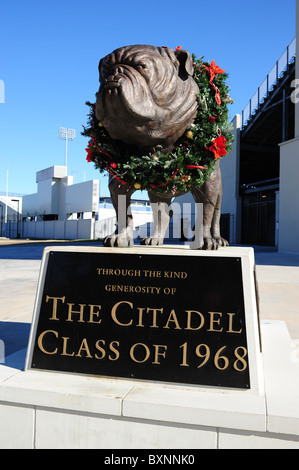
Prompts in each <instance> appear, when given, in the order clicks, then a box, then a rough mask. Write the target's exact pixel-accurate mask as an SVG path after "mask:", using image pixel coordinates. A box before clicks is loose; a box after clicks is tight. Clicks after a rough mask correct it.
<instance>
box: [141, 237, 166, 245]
mask: <svg viewBox="0 0 299 470" xmlns="http://www.w3.org/2000/svg"><path fill="white" fill-rule="evenodd" d="M140 245H152V246H157V245H163V240H162V239H161V238H157V237H146V238H143V239H142V240H141V242H140Z"/></svg>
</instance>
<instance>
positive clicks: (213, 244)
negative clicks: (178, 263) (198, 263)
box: [190, 237, 218, 250]
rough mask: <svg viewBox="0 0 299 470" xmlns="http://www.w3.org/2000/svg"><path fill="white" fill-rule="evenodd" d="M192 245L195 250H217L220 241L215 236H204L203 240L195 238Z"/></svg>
mask: <svg viewBox="0 0 299 470" xmlns="http://www.w3.org/2000/svg"><path fill="white" fill-rule="evenodd" d="M190 247H191V249H193V250H217V249H218V243H217V241H216V240H214V238H211V237H204V238H203V239H202V240H197V241H196V240H194V241H193V242H192V244H191V245H190Z"/></svg>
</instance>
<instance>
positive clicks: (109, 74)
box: [96, 45, 199, 150]
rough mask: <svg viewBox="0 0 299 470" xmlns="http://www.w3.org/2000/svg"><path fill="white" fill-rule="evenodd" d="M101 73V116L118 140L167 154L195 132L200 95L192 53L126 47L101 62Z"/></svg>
mask: <svg viewBox="0 0 299 470" xmlns="http://www.w3.org/2000/svg"><path fill="white" fill-rule="evenodd" d="M99 73H100V83H101V85H100V89H99V92H98V93H97V103H96V116H97V119H99V120H100V121H101V122H102V124H103V125H104V127H105V128H106V129H107V131H108V132H109V134H110V136H111V137H112V138H113V139H117V140H121V141H123V142H125V143H127V144H131V145H136V146H137V147H139V148H142V149H144V148H146V149H161V150H167V149H170V148H172V147H173V146H174V144H175V142H176V141H177V140H178V138H179V137H181V136H182V134H183V133H184V132H185V130H186V129H188V128H190V126H191V124H192V122H193V120H194V118H195V116H196V112H197V99H196V96H197V93H198V92H199V90H198V87H197V84H196V83H195V81H194V80H193V78H192V75H193V64H192V58H191V56H190V54H189V52H187V51H185V50H182V49H181V50H173V49H170V48H167V47H165V48H164V47H155V46H147V45H135V46H126V47H121V48H119V49H116V50H115V51H113V52H112V53H111V54H109V55H107V56H106V57H104V58H103V59H101V61H100V63H99Z"/></svg>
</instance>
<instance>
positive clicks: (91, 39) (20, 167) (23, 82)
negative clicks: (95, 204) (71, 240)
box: [0, 0, 296, 197]
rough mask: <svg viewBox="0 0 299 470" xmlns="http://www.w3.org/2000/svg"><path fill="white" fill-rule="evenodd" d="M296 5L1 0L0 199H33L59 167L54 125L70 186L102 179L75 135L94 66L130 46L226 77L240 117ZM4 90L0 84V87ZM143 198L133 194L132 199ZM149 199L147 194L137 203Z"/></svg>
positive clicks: (284, 41)
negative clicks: (207, 64)
mask: <svg viewBox="0 0 299 470" xmlns="http://www.w3.org/2000/svg"><path fill="white" fill-rule="evenodd" d="M295 10H296V2H295V0H284V1H283V2H282V1H281V0H272V1H271V0H259V1H258V0H250V1H248V0H246V1H243V2H240V0H226V1H223V0H213V1H207V0H205V1H202V0H189V1H188V2H184V1H182V0H180V1H179V0H172V1H171V0H151V2H145V1H140V0H127V1H125V0H114V1H107V0H106V1H103V0H89V1H86V2H85V1H83V0H59V1H58V0H51V1H49V0H43V1H41V0H39V1H36V0H26V1H25V0H10V1H8V0H3V1H2V2H1V6H0V80H2V81H3V82H4V85H5V102H4V103H0V192H1V191H2V192H3V191H5V190H6V169H7V168H8V171H9V183H8V190H9V192H14V193H22V194H30V193H34V192H36V183H35V174H36V172H37V171H39V170H42V169H44V168H47V167H50V166H52V165H63V164H64V148H65V147H64V146H65V143H64V141H61V140H59V139H58V130H59V127H60V126H63V127H69V128H74V129H76V134H77V137H76V139H75V140H74V141H73V142H70V143H69V146H68V149H69V151H68V169H69V174H73V175H74V177H75V182H76V183H79V182H82V181H83V179H84V175H85V178H86V180H89V179H94V178H100V182H101V195H107V194H108V189H107V181H108V178H107V177H103V176H102V175H100V174H99V173H98V171H96V170H95V169H94V167H93V164H92V163H87V162H86V160H85V158H86V152H85V150H84V149H85V147H86V145H87V139H86V138H84V137H82V136H81V135H80V133H81V130H82V125H84V124H86V113H87V111H88V108H87V106H85V104H84V103H85V101H87V100H90V101H93V100H94V96H95V93H96V91H97V89H98V86H99V83H98V69H97V68H98V62H99V60H100V59H101V58H102V57H103V56H105V55H106V54H108V53H109V52H111V51H112V50H114V49H116V48H117V47H120V46H123V45H128V44H138V43H139V44H153V45H156V46H168V47H172V48H175V47H176V46H182V47H183V48H184V49H187V50H189V51H190V52H191V53H192V52H194V53H195V54H196V56H197V57H201V56H204V57H205V60H207V61H211V60H213V59H214V60H215V61H216V64H217V65H219V66H220V67H221V68H223V69H224V70H226V71H227V72H228V73H229V79H228V84H229V86H230V88H231V93H230V94H231V96H232V98H233V99H234V104H233V105H232V106H230V116H231V117H233V116H234V115H235V114H236V113H241V111H242V109H243V108H244V107H245V106H246V104H247V102H248V100H249V98H251V96H252V95H253V94H254V93H255V91H256V89H257V87H258V86H259V85H260V84H261V83H262V81H263V80H264V78H265V77H266V75H267V73H268V72H269V71H270V70H271V68H272V67H273V65H274V64H275V62H276V60H277V59H278V58H279V57H280V55H281V54H282V53H283V52H284V50H285V48H286V47H287V45H288V44H289V43H290V42H291V41H292V39H293V38H294V36H295ZM0 83H1V82H0ZM139 195H140V194H139ZM143 196H144V197H146V193H143V194H142V197H143Z"/></svg>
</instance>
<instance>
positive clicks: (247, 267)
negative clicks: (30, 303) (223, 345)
mask: <svg viewBox="0 0 299 470" xmlns="http://www.w3.org/2000/svg"><path fill="white" fill-rule="evenodd" d="M51 252H52V253H53V252H60V253H61V252H65V253H70V252H73V253H103V254H111V255H112V254H113V255H121V254H127V255H136V254H137V255H141V256H143V255H144V256H146V255H154V256H158V257H159V256H167V255H172V256H177V257H178V261H179V257H181V256H188V257H190V256H191V257H194V258H195V260H196V258H197V257H205V258H207V259H210V258H214V257H218V258H219V257H220V258H240V261H241V272H242V284H243V298H244V312H245V322H246V341H247V349H248V368H249V380H250V388H249V389H243V388H230V387H228V388H227V387H223V386H214V385H204V384H192V387H198V388H201V389H206V388H212V389H214V388H216V389H217V390H219V389H224V390H227V389H229V390H230V391H232V392H234V390H237V391H240V390H244V392H246V393H249V392H250V394H258V395H262V394H264V385H263V384H264V380H263V365H262V352H261V340H260V328H259V312H258V292H257V282H256V273H255V261H254V251H253V248H239V247H226V248H222V249H221V248H220V249H219V250H217V251H201V250H190V249H189V247H188V246H180V247H178V246H172V245H170V246H161V247H154V248H153V247H134V248H102V247H99V248H98V247H76V246H68V247H47V248H45V250H44V253H43V257H42V262H41V267H40V275H39V280H38V286H37V292H36V299H35V305H34V314H33V320H32V326H31V332H30V337H29V343H28V350H27V357H26V364H25V370H30V369H32V370H40V369H38V368H37V369H36V368H35V367H32V358H33V354H34V347H35V345H36V340H37V338H36V335H37V327H38V322H39V316H40V310H41V303H42V297H43V291H44V285H45V280H46V274H47V268H48V264H49V257H50V253H51ZM158 265H159V262H158V261H157V266H158ZM41 369H42V370H47V369H43V368H41ZM53 370H54V371H55V369H53ZM53 370H52V372H53ZM58 372H60V373H73V372H69V371H63V372H61V371H58ZM76 373H77V372H76ZM91 375H93V374H91ZM107 377H109V380H111V379H113V378H117V380H121V379H126V380H128V379H129V380H134V381H136V380H140V381H142V382H144V381H147V382H150V383H151V382H160V383H161V382H162V383H164V381H163V380H157V379H153V380H150V379H142V378H141V379H140V378H138V377H137V378H134V379H130V378H129V377H123V376H122V377H118V376H117V375H113V376H110V375H109V376H107ZM179 384H180V385H181V386H182V385H186V386H188V385H190V382H189V383H186V384H184V383H182V382H180V383H179ZM167 385H178V382H175V381H174V382H172V381H168V382H167Z"/></svg>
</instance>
